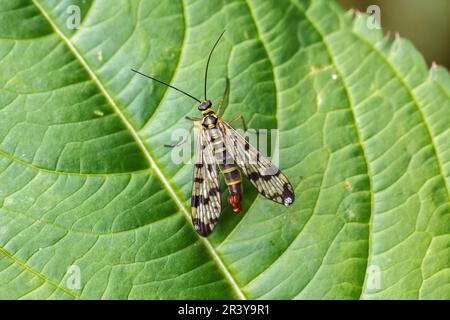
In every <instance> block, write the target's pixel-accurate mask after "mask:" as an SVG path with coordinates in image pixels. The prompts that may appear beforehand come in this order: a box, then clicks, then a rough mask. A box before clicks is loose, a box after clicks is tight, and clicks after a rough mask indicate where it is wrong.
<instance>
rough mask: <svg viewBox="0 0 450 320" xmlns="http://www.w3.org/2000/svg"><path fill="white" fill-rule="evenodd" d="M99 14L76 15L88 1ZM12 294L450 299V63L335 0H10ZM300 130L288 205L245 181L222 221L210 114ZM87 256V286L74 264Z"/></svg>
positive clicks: (4, 113) (5, 163) (287, 135)
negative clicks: (192, 161)
mask: <svg viewBox="0 0 450 320" xmlns="http://www.w3.org/2000/svg"><path fill="white" fill-rule="evenodd" d="M73 4H75V5H78V6H79V8H80V12H81V22H82V24H81V27H80V28H79V29H70V28H68V26H70V23H69V24H68V21H69V22H70V21H71V20H70V19H71V18H73V11H71V10H72V9H73V8H71V7H69V6H70V5H73ZM0 19H1V21H2V23H1V25H0V70H1V73H0V181H1V182H0V298H3V299H5V298H26V299H28V298H39V299H44V298H53V299H65V298H80V299H97V298H115V299H125V298H129V299H138V298H146V299H165V298H172V299H174V298H188V299H189V298H191V299H194V298H204V299H213V298H216V299H217V298H222V299H229V298H248V299H257V298H263V299H316V298H317V299H323V298H325V299H335V298H341V299H357V298H365V299H373V298H401V299H406V298H424V299H433V298H437V299H444V298H446V299H449V298H450V281H449V280H450V268H449V267H450V259H449V257H450V249H449V244H450V236H449V231H450V230H449V229H450V204H449V175H450V174H449V173H450V152H449V150H450V148H449V147H450V145H449V141H450V136H449V135H450V133H449V129H448V128H449V123H450V115H449V114H450V113H449V110H450V109H449V108H450V102H449V101H450V99H449V94H450V77H449V75H448V72H447V71H446V70H445V69H444V68H441V67H433V68H431V69H430V70H428V69H427V66H426V65H425V63H424V61H423V59H422V57H421V55H420V54H419V53H418V52H417V51H416V50H415V49H414V48H413V47H412V46H411V44H410V43H409V42H408V41H405V40H402V39H396V40H395V41H394V42H391V41H390V40H389V39H388V38H386V37H384V36H383V34H382V32H381V31H380V30H376V29H374V30H371V29H368V28H367V27H366V17H365V16H358V17H356V19H353V17H352V14H351V13H343V11H342V9H341V8H340V7H338V6H337V5H336V4H335V3H334V2H332V1H299V0H298V1H295V0H292V1H287V0H284V1H276V2H275V1H256V0H249V1H242V0H239V1H238V0H236V1H227V2H220V1H207V0H196V1H193V0H189V1H188V0H182V1H156V0H155V1H145V2H144V1H135V0H133V1H125V0H123V1H117V4H116V3H115V4H114V5H111V4H110V2H107V1H106V0H96V1H73V0H72V1H56V0H33V1H25V0H14V1H11V0H8V1H6V0H2V1H0ZM223 29H226V30H227V31H226V33H225V36H224V40H223V42H221V44H220V45H219V47H218V49H217V51H216V53H215V55H214V57H213V59H212V64H211V67H210V76H209V79H210V80H209V86H208V94H209V96H210V97H211V99H212V100H213V102H214V103H217V102H218V100H219V98H220V95H221V93H222V91H223V87H224V79H225V77H226V76H228V77H229V78H230V81H231V93H230V97H229V105H228V107H227V108H226V110H225V113H224V118H225V119H231V118H232V117H233V116H235V115H237V114H243V115H244V116H245V117H246V120H247V123H248V124H249V126H250V127H253V128H268V129H271V128H276V129H279V131H280V134H281V136H280V145H279V154H280V159H281V168H282V169H283V171H284V172H285V173H286V174H287V175H288V176H289V178H290V180H291V182H292V183H293V185H294V186H295V189H296V194H297V201H296V203H295V204H294V205H293V206H291V207H289V208H284V207H282V206H279V205H277V204H274V203H270V202H269V201H267V200H265V199H263V198H261V197H260V196H257V194H256V193H255V191H254V190H253V189H252V188H250V186H249V185H248V184H246V185H245V186H244V187H245V189H246V191H245V201H244V208H245V213H244V214H242V215H240V216H235V215H233V214H231V212H230V210H229V209H228V208H227V209H225V211H224V213H223V217H222V219H221V221H220V223H219V225H218V227H217V229H216V230H215V232H214V233H213V235H212V236H211V237H209V238H208V239H202V238H199V237H198V236H197V234H196V233H195V231H194V230H193V228H192V226H191V224H190V220H189V194H190V185H191V174H192V166H191V165H175V164H174V163H173V162H172V161H171V159H170V150H168V149H167V148H164V147H163V144H164V143H167V142H168V141H170V140H171V133H172V131H173V130H174V129H175V128H186V129H188V128H189V126H191V123H189V121H186V120H185V119H184V116H186V115H189V116H197V115H198V114H197V113H198V112H196V109H194V108H192V107H193V106H194V105H193V104H192V101H190V100H189V99H188V98H186V97H184V96H182V95H180V94H179V93H177V92H175V91H173V90H167V88H166V87H164V86H161V85H157V84H155V83H151V82H149V81H147V80H145V79H144V78H142V77H139V76H137V75H136V74H134V73H132V72H131V71H130V68H136V69H139V70H141V71H143V72H146V73H149V74H152V75H154V76H156V77H159V78H161V79H162V80H164V81H168V82H170V83H171V84H173V85H176V86H178V87H180V88H183V89H184V90H186V91H188V92H190V93H192V94H194V95H196V96H200V97H201V96H202V88H203V87H202V86H203V83H202V78H203V70H204V65H205V59H206V57H207V54H208V52H209V50H210V48H211V45H212V44H213V42H214V40H215V39H216V38H217V36H218V35H219V34H220V32H221V31H222V30H223ZM73 265H75V266H78V267H79V270H80V272H81V286H80V288H79V289H77V288H73V287H70V286H69V282H70V279H69V278H70V276H71V273H70V272H69V274H68V273H67V271H68V268H70V266H73Z"/></svg>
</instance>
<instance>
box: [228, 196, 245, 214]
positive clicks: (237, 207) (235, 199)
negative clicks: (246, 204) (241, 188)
mask: <svg viewBox="0 0 450 320" xmlns="http://www.w3.org/2000/svg"><path fill="white" fill-rule="evenodd" d="M227 200H228V203H229V204H230V206H231V208H232V209H233V212H234V213H241V212H242V208H241V195H240V194H239V193H232V194H230V195H229V196H228V199H227Z"/></svg>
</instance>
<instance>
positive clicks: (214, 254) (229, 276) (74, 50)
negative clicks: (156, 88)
mask: <svg viewBox="0 0 450 320" xmlns="http://www.w3.org/2000/svg"><path fill="white" fill-rule="evenodd" d="M32 2H33V4H34V5H35V6H36V8H37V9H38V10H39V12H40V13H41V14H42V15H43V17H44V18H45V19H46V20H47V21H48V23H49V24H50V26H51V27H52V28H53V30H54V31H55V32H56V34H57V35H58V36H59V37H60V38H61V40H62V41H63V42H64V43H65V44H66V46H67V47H68V49H69V50H70V51H71V52H72V54H73V55H74V57H75V58H76V59H77V60H78V61H79V63H80V64H81V65H82V66H83V68H84V69H85V70H86V71H87V72H88V74H89V76H90V77H91V78H92V80H93V81H94V83H95V84H96V85H97V87H98V88H99V90H100V92H101V93H102V94H103V95H104V97H105V98H106V99H107V101H108V102H109V104H110V105H111V107H112V108H113V110H114V111H115V113H116V114H117V116H118V117H119V119H120V120H121V121H122V122H123V123H124V125H125V127H126V128H127V130H128V131H129V133H130V134H131V135H132V137H133V139H134V140H135V141H136V143H137V144H138V146H139V148H140V149H141V150H142V152H143V153H144V156H145V158H146V159H147V161H148V162H149V164H150V167H151V168H152V169H153V170H154V172H155V174H156V176H157V177H158V179H159V180H160V181H161V182H162V184H163V186H164V187H165V189H166V190H167V191H168V193H169V195H170V196H171V198H172V199H173V200H174V201H175V203H176V205H177V206H178V208H179V209H180V211H181V213H182V214H183V215H184V216H185V218H186V219H187V221H188V223H189V225H191V224H190V222H189V221H190V213H189V212H188V210H187V209H186V207H185V206H184V205H183V202H182V200H181V199H180V198H179V197H178V195H177V193H176V192H175V189H174V188H173V187H172V185H171V184H170V182H169V181H168V179H167V178H166V177H165V176H164V174H163V172H162V171H161V169H160V168H159V167H158V165H157V164H156V161H155V160H154V159H153V157H152V155H151V154H150V151H149V150H148V147H147V146H146V144H145V143H144V141H143V140H142V139H141V137H140V136H139V134H138V133H137V131H136V130H135V128H134V127H133V126H132V124H131V121H130V120H129V119H128V118H127V117H126V115H125V114H124V113H123V112H122V110H121V108H120V107H119V106H118V104H116V102H115V101H114V99H113V98H112V96H111V95H110V94H109V92H108V91H107V90H106V88H105V86H104V85H103V83H102V82H101V81H100V79H99V78H98V77H97V75H96V74H95V72H94V71H93V70H92V68H91V67H90V66H89V64H88V63H87V61H86V60H85V59H84V58H83V56H82V55H81V54H80V52H79V51H78V49H77V48H76V47H75V46H74V45H73V43H72V42H71V41H70V39H69V38H67V37H66V36H65V35H64V33H63V32H62V31H61V30H60V29H59V27H58V25H57V24H56V23H55V22H54V21H53V19H52V17H51V16H50V15H49V14H48V13H47V12H46V11H45V9H44V7H43V6H42V5H41V4H40V3H39V2H38V1H37V0H32ZM195 233H196V232H195ZM196 234H197V233H196ZM197 237H198V238H199V239H200V240H201V241H202V242H203V244H204V245H205V247H206V249H207V250H208V252H209V253H210V254H211V256H212V258H213V260H214V261H215V262H216V264H217V266H218V268H219V269H220V270H221V271H222V272H223V274H224V275H225V278H226V280H228V282H229V284H230V285H231V287H232V288H233V290H234V291H235V292H236V294H237V296H238V297H239V298H240V299H246V297H245V295H244V293H243V291H242V290H241V288H240V287H239V286H238V284H237V282H236V280H235V279H234V277H233V275H232V274H231V272H230V270H228V268H227V267H226V266H225V264H224V262H223V261H222V258H221V257H220V256H219V254H218V253H217V251H216V250H215V248H214V247H213V246H212V244H211V242H210V241H209V240H208V239H207V238H203V237H200V236H198V235H197Z"/></svg>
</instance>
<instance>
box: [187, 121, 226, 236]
mask: <svg viewBox="0 0 450 320" xmlns="http://www.w3.org/2000/svg"><path fill="white" fill-rule="evenodd" d="M197 131H198V133H197V142H196V149H195V164H194V176H193V181H192V198H191V209H192V211H191V215H192V223H193V224H194V227H195V230H197V232H198V234H199V235H201V236H203V237H206V236H208V235H209V234H210V233H211V232H212V231H213V229H214V227H215V226H216V224H217V221H218V220H219V216H220V188H219V178H218V176H217V168H216V167H217V166H216V161H215V157H214V149H213V145H212V143H210V141H209V140H208V137H207V134H206V129H204V128H201V129H199V130H197Z"/></svg>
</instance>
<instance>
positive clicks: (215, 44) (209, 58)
mask: <svg viewBox="0 0 450 320" xmlns="http://www.w3.org/2000/svg"><path fill="white" fill-rule="evenodd" d="M224 33H225V30H223V31H222V33H221V34H220V36H219V38H217V40H216V43H214V46H213V47H212V49H211V52H210V53H209V56H208V62H206V69H205V100H206V82H207V80H208V66H209V60H211V56H212V53H213V52H214V49H215V48H216V46H217V44H218V43H219V41H220V39H221V38H222V36H223V34H224Z"/></svg>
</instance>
